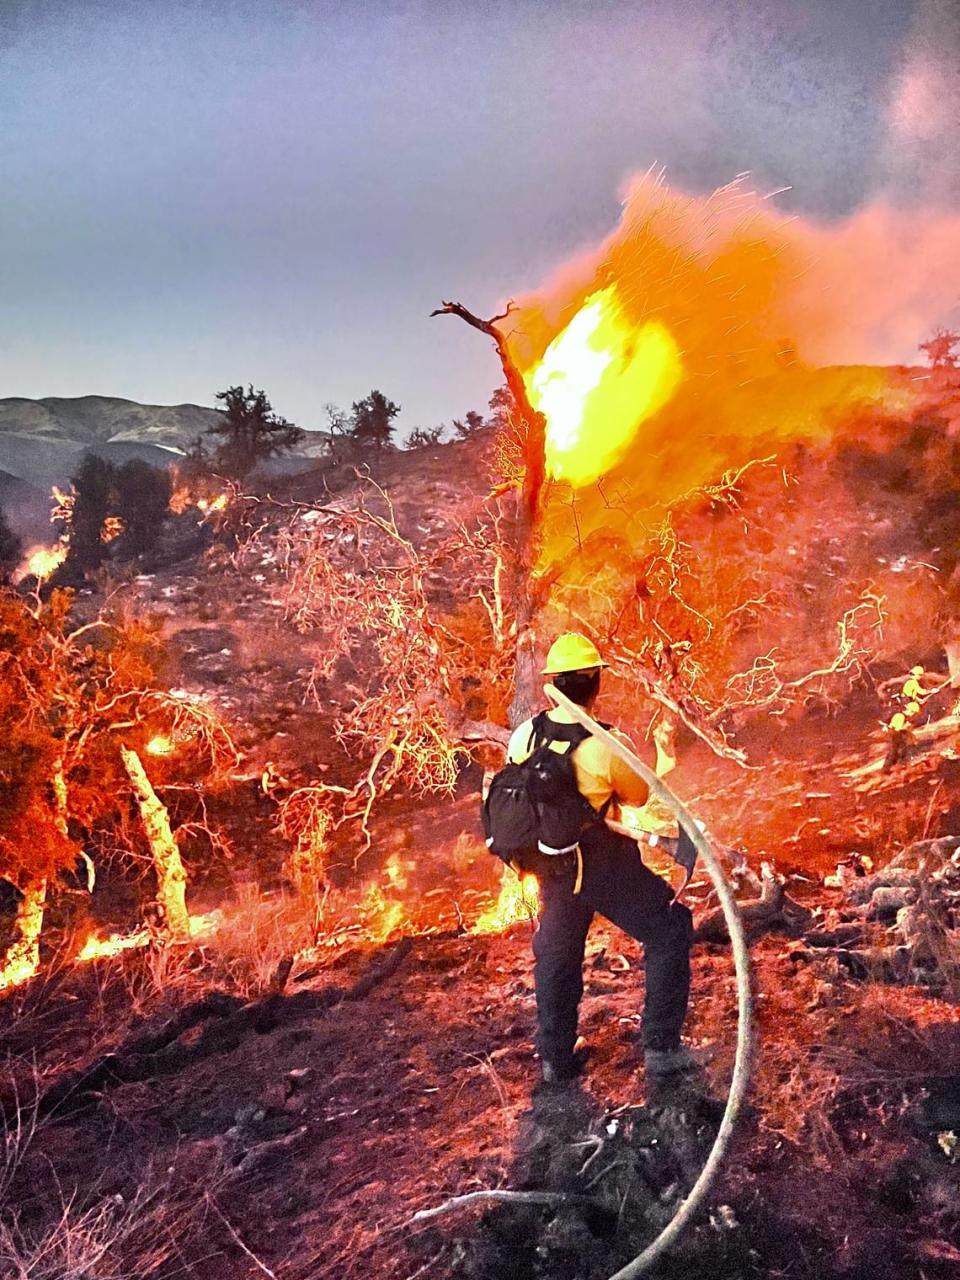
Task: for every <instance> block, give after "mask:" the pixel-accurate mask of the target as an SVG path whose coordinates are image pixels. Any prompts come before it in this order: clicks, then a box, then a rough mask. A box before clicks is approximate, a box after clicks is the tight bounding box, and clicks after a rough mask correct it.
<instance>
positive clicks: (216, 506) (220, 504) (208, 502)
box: [197, 493, 227, 515]
mask: <svg viewBox="0 0 960 1280" xmlns="http://www.w3.org/2000/svg"><path fill="white" fill-rule="evenodd" d="M226 505H227V494H225V493H218V494H217V496H216V497H215V498H198V499H197V507H198V508H199V510H200V511H202V512H203V513H204V514H205V515H206V514H209V512H211V511H223V509H224V508H225V507H226Z"/></svg>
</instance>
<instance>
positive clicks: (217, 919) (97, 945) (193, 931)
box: [76, 911, 223, 963]
mask: <svg viewBox="0 0 960 1280" xmlns="http://www.w3.org/2000/svg"><path fill="white" fill-rule="evenodd" d="M222 919H223V916H222V914H221V912H219V911H208V912H207V913H206V914H205V915H200V916H191V917H190V937H191V939H192V938H203V937H206V936H207V935H208V934H211V933H215V932H216V930H217V927H218V926H219V925H220V923H221V922H222ZM152 939H153V935H152V934H151V933H150V931H149V930H148V929H138V930H137V931H136V932H135V933H113V934H111V935H110V936H109V937H108V938H98V937H97V935H96V934H95V933H91V934H90V936H89V938H87V940H86V942H85V943H84V944H83V946H82V948H81V949H80V951H79V952H78V953H77V956H76V959H77V962H78V963H80V962H83V961H87V960H104V959H109V958H110V957H111V956H117V955H120V953H121V952H122V951H135V950H136V949H137V948H139V947H146V946H148V945H149V943H150V942H151V941H152Z"/></svg>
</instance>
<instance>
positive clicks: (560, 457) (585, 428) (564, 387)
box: [524, 284, 683, 487]
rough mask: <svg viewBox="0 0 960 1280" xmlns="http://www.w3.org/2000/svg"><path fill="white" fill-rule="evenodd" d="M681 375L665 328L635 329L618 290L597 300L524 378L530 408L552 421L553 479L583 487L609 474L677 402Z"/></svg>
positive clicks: (651, 324) (653, 324) (654, 324)
mask: <svg viewBox="0 0 960 1280" xmlns="http://www.w3.org/2000/svg"><path fill="white" fill-rule="evenodd" d="M682 372H683V370H682V363H681V360H680V351H679V349H678V347H677V344H676V342H675V341H674V339H673V338H672V336H671V335H670V333H669V331H668V330H667V329H666V328H665V326H664V325H662V324H660V323H659V321H656V320H648V321H647V322H646V323H645V324H643V325H640V326H639V327H637V326H636V325H635V324H633V323H632V322H631V320H630V318H629V317H628V316H627V315H626V314H625V313H624V311H623V308H622V307H621V305H620V301H619V297H618V294H617V286H616V285H615V284H612V285H608V286H607V288H605V289H600V290H598V291H597V292H596V293H593V294H591V295H590V296H589V297H588V298H587V299H586V301H585V302H584V304H583V306H582V307H581V308H580V310H579V311H578V312H577V313H576V315H575V316H574V317H573V319H572V320H571V321H570V323H569V324H568V325H567V326H566V328H565V329H563V330H561V332H560V333H559V334H558V335H557V336H556V337H555V338H554V339H553V341H552V342H551V343H550V345H549V346H548V347H547V349H546V351H545V352H544V354H543V359H542V360H540V361H539V363H538V364H535V365H533V366H532V367H531V368H530V369H528V370H527V371H526V372H525V373H524V381H525V382H526V385H527V391H528V394H529V396H530V400H531V403H532V404H533V406H534V408H535V409H538V410H539V411H540V412H541V413H542V414H543V415H544V417H545V418H546V421H547V430H546V440H545V456H546V466H547V471H548V472H549V473H550V475H552V476H553V477H554V478H555V479H558V480H568V481H569V482H570V483H571V484H573V485H575V486H578V487H579V486H581V485H586V484H590V483H591V482H592V481H594V480H596V479H597V478H598V477H599V476H602V475H604V474H605V473H606V472H607V471H609V470H610V468H611V467H612V466H614V464H615V463H616V462H617V461H618V460H619V458H620V457H621V456H622V455H623V453H624V451H625V450H626V449H627V447H628V445H629V444H630V441H631V440H632V439H633V437H634V436H635V435H636V433H637V429H638V428H639V426H640V424H641V423H642V422H643V421H644V419H645V418H649V417H650V416H651V415H652V414H654V413H656V412H657V410H658V409H660V408H661V407H662V406H663V405H664V404H666V402H667V401H668V400H669V399H670V397H671V396H672V395H673V393H674V391H675V390H676V387H677V385H678V384H679V382H680V379H681V377H682Z"/></svg>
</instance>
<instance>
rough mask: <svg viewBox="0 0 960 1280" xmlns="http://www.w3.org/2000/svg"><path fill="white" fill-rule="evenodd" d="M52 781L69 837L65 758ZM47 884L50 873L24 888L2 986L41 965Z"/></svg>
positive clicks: (58, 815) (1, 969) (58, 816)
mask: <svg viewBox="0 0 960 1280" xmlns="http://www.w3.org/2000/svg"><path fill="white" fill-rule="evenodd" d="M50 784H51V787H52V789H53V800H54V819H53V820H54V824H55V825H56V828H57V830H58V831H59V833H60V835H61V836H63V838H64V840H69V839H70V835H69V829H68V827H67V780H66V777H65V775H64V772H63V760H62V759H59V760H57V761H56V762H55V764H54V767H53V776H52V778H51V780H50ZM47 884H48V881H47V877H46V876H41V877H38V878H37V879H36V880H32V881H31V882H30V883H29V884H28V885H27V887H26V888H25V889H24V890H23V897H22V898H21V899H20V905H19V906H18V907H17V918H16V920H15V921H14V929H15V935H16V936H15V941H14V942H13V945H12V946H11V947H10V949H9V951H8V952H7V954H6V956H5V957H4V959H3V964H2V965H0V990H2V989H3V988H4V987H12V986H16V984H17V983H19V982H26V981H27V979H28V978H32V977H33V976H34V974H36V973H37V972H38V971H39V969H40V934H41V933H42V931H43V916H44V912H45V911H46V908H47Z"/></svg>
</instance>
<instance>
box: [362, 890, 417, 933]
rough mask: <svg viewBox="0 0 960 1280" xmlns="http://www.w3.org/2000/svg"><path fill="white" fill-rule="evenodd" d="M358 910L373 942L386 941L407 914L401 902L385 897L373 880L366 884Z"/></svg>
mask: <svg viewBox="0 0 960 1280" xmlns="http://www.w3.org/2000/svg"><path fill="white" fill-rule="evenodd" d="M360 910H361V912H362V913H363V916H364V920H365V922H366V930H367V935H368V937H369V938H370V939H371V941H373V942H386V940H387V939H388V938H389V937H390V935H391V934H392V933H393V932H394V931H395V930H397V929H399V928H400V926H401V925H402V924H403V923H404V922H405V920H406V915H407V913H406V910H405V909H404V906H403V903H402V902H397V901H396V900H395V899H394V900H393V901H391V900H390V899H389V898H387V896H386V895H385V894H384V892H383V890H382V889H381V888H380V885H379V884H377V882H376V881H375V880H374V881H372V882H371V883H370V884H369V885H368V886H367V890H366V893H365V894H364V896H363V902H362V903H361V905H360Z"/></svg>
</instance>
